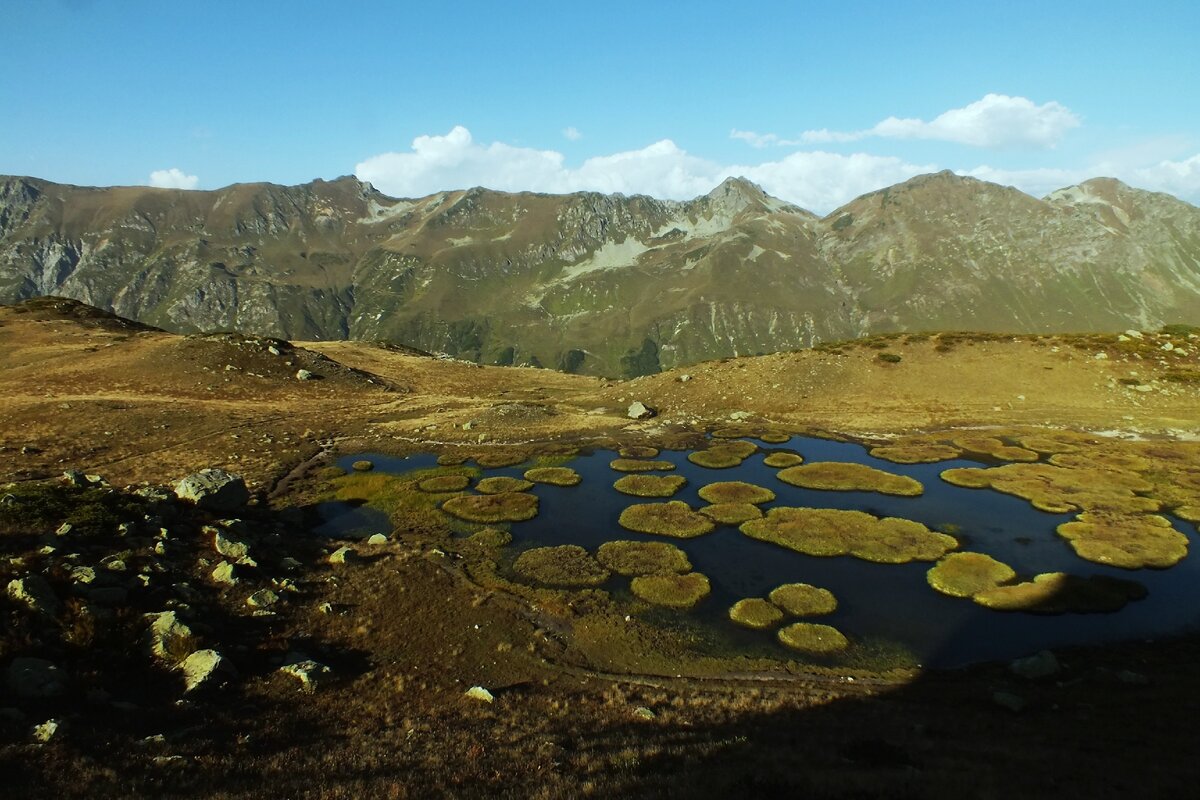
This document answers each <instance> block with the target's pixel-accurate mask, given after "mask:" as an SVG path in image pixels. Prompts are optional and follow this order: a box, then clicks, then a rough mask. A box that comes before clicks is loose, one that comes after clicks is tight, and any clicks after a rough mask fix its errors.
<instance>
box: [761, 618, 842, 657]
mask: <svg viewBox="0 0 1200 800" xmlns="http://www.w3.org/2000/svg"><path fill="white" fill-rule="evenodd" d="M778 638H779V641H780V642H781V643H782V644H784V645H786V646H788V647H790V648H792V649H793V650H799V651H801V652H803V653H812V654H814V655H828V654H830V653H840V652H841V651H843V650H845V649H846V648H847V647H849V646H850V641H849V640H848V639H847V638H846V636H845V635H844V634H843V633H842V632H841V631H839V630H838V629H837V628H834V627H833V626H831V625H819V624H817V623H815V622H793V623H792V624H791V625H788V626H787V627H784V628H780V629H779V633H778Z"/></svg>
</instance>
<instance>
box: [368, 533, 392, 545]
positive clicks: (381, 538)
mask: <svg viewBox="0 0 1200 800" xmlns="http://www.w3.org/2000/svg"><path fill="white" fill-rule="evenodd" d="M387 543H388V537H387V536H386V535H384V534H382V533H372V534H371V535H370V536H369V537H367V544H369V545H375V546H378V545H381V544H387Z"/></svg>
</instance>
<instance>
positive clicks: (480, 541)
mask: <svg viewBox="0 0 1200 800" xmlns="http://www.w3.org/2000/svg"><path fill="white" fill-rule="evenodd" d="M512 538H513V537H512V534H511V533H509V532H508V531H506V530H502V529H500V528H484V529H483V530H480V531H476V532H475V533H473V534H471V535H470V536H468V537H467V541H469V542H472V543H474V544H477V545H481V546H483V547H489V548H497V547H504V546H505V545H508V544H511V543H512Z"/></svg>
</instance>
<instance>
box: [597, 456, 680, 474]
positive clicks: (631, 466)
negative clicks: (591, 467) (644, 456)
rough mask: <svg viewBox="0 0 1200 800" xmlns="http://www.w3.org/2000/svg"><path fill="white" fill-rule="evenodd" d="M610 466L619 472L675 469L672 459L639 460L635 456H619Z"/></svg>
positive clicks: (667, 470)
mask: <svg viewBox="0 0 1200 800" xmlns="http://www.w3.org/2000/svg"><path fill="white" fill-rule="evenodd" d="M608 466H610V467H611V468H613V469H615V470H616V471H617V472H669V471H670V470H673V469H675V465H674V464H672V463H671V462H670V461H639V460H637V459H633V458H617V459H613V460H612V461H610V462H609V464H608Z"/></svg>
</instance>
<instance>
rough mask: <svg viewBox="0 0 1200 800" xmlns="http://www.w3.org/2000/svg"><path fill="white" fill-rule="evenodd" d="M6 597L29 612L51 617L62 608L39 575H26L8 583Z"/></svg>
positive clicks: (56, 597) (48, 585) (52, 591)
mask: <svg viewBox="0 0 1200 800" xmlns="http://www.w3.org/2000/svg"><path fill="white" fill-rule="evenodd" d="M8 596H9V597H10V598H12V599H13V600H15V601H16V602H18V603H20V604H22V605H24V606H26V607H28V608H29V609H30V610H31V611H35V612H37V613H39V614H46V615H48V616H51V617H53V616H55V615H56V614H58V612H59V609H60V608H62V603H60V602H59V601H58V596H57V595H55V594H54V590H53V589H51V588H50V584H49V583H47V582H46V579H45V578H43V577H42V576H41V575H27V576H26V577H24V578H16V579H14V580H11V581H9V582H8Z"/></svg>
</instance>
